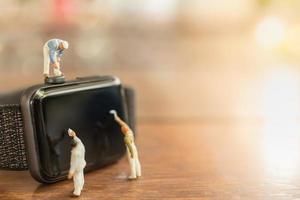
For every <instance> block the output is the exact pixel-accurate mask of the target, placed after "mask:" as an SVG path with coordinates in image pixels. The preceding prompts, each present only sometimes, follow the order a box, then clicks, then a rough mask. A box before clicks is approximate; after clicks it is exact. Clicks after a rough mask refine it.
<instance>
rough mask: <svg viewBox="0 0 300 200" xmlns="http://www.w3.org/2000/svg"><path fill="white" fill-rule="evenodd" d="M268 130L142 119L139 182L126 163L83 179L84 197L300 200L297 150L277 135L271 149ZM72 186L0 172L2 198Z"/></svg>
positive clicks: (63, 195)
mask: <svg viewBox="0 0 300 200" xmlns="http://www.w3.org/2000/svg"><path fill="white" fill-rule="evenodd" d="M266 126H267V123H260V122H249V121H248V122H241V121H240V122H234V121H233V122H231V121H207V122H196V121H195V122H182V123H171V122H150V121H149V122H146V121H144V122H140V123H139V126H138V130H139V136H138V138H137V145H138V147H139V151H140V157H141V163H142V170H143V176H142V178H141V179H139V180H137V181H127V180H126V175H127V174H128V167H129V166H128V164H127V160H126V159H125V158H123V159H122V160H121V161H120V162H118V163H116V164H114V165H112V166H109V167H106V168H104V169H100V170H98V171H95V172H91V173H88V174H86V176H85V178H86V184H85V187H84V190H83V192H82V196H81V197H80V199H228V200H232V199H252V200H254V199H255V200H256V199H270V200H273V199H299V198H300V179H299V178H300V176H299V171H300V170H299V169H300V168H299V166H298V165H297V164H299V163H298V158H299V156H298V158H297V155H298V152H299V151H298V152H295V150H296V149H295V148H294V147H293V144H294V143H291V141H286V142H287V143H284V141H280V140H279V141H278V140H276V134H275V136H274V132H273V136H272V137H275V140H274V141H273V143H274V142H275V146H272V145H273V143H272V140H270V139H267V140H266V138H267V137H268V136H267V135H268V131H266V129H265V127H266ZM277 139H278V138H277ZM294 139H297V138H294ZM276 142H279V143H277V144H276ZM284 144H286V146H284ZM270 145H271V146H270ZM291 147H292V148H291ZM272 148H273V149H272ZM280 148H282V149H280ZM278 150H280V151H281V150H282V151H283V152H284V153H286V154H285V155H284V157H283V156H282V154H280V153H278V152H279V151H278ZM285 156H286V159H285ZM276 158H277V160H276ZM278 159H279V160H278ZM281 162H282V163H281ZM72 187H73V185H72V182H71V181H68V180H66V181H62V182H59V183H56V184H51V185H42V184H39V183H37V182H36V181H34V180H33V179H32V178H31V177H30V175H29V173H28V172H11V171H1V172H0V199H69V198H70V197H69V196H70V193H71V191H72Z"/></svg>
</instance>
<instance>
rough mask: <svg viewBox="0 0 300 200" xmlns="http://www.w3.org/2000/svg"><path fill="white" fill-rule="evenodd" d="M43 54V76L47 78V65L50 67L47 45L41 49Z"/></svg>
mask: <svg viewBox="0 0 300 200" xmlns="http://www.w3.org/2000/svg"><path fill="white" fill-rule="evenodd" d="M43 54H44V72H43V73H44V76H49V65H50V58H49V48H48V46H47V44H45V45H44V49H43Z"/></svg>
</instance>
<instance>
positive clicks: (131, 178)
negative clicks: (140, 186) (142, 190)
mask: <svg viewBox="0 0 300 200" xmlns="http://www.w3.org/2000/svg"><path fill="white" fill-rule="evenodd" d="M128 179H129V180H135V179H137V177H136V176H131V175H130V176H128Z"/></svg>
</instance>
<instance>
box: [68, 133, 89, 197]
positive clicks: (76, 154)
mask: <svg viewBox="0 0 300 200" xmlns="http://www.w3.org/2000/svg"><path fill="white" fill-rule="evenodd" d="M68 134H69V136H70V137H71V138H72V139H73V140H72V146H73V147H72V151H71V163H70V170H69V175H68V179H71V178H73V181H74V192H73V195H74V196H80V194H81V190H82V188H83V185H84V174H83V169H84V168H85V166H86V162H85V160H84V156H85V148H84V145H83V143H82V142H81V140H80V139H79V138H78V137H77V136H76V133H75V132H74V131H73V130H71V129H68Z"/></svg>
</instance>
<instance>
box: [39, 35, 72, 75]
mask: <svg viewBox="0 0 300 200" xmlns="http://www.w3.org/2000/svg"><path fill="white" fill-rule="evenodd" d="M68 48H69V43H68V42H67V41H65V40H61V39H51V40H48V41H47V42H46V43H45V45H44V48H43V53H44V77H45V78H47V77H49V73H50V66H51V67H53V74H54V76H56V77H57V76H63V73H62V72H61V71H60V61H61V57H62V55H63V51H64V50H65V49H68Z"/></svg>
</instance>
